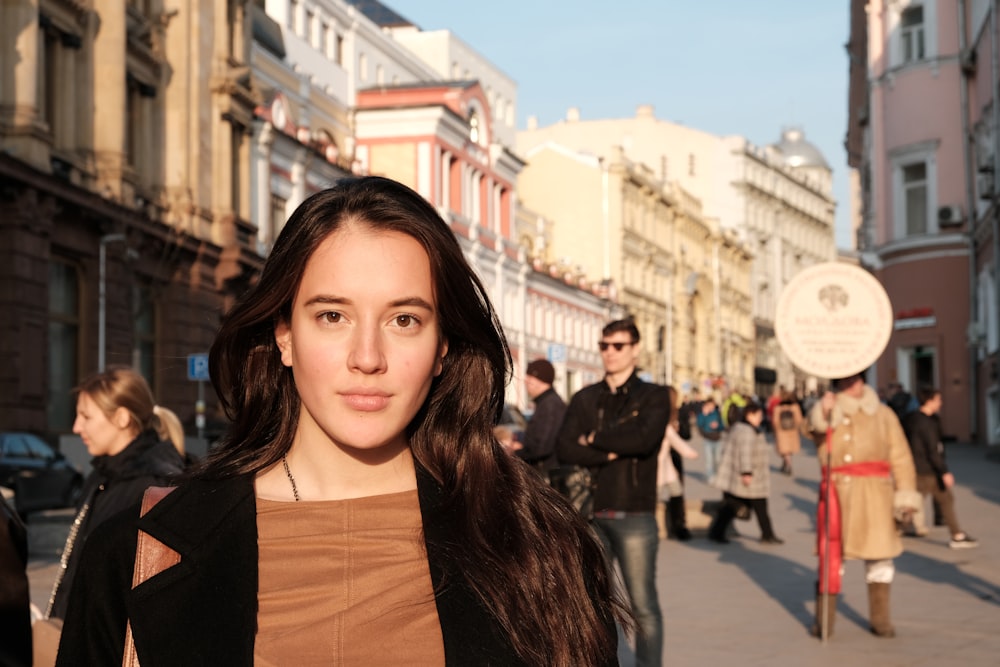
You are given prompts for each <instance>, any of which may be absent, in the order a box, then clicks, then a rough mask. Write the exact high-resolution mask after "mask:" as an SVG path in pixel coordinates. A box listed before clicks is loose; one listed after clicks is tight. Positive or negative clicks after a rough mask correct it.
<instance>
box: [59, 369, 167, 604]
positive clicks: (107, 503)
mask: <svg viewBox="0 0 1000 667" xmlns="http://www.w3.org/2000/svg"><path fill="white" fill-rule="evenodd" d="M74 392H75V393H76V420H75V421H74V422H73V433H76V434H77V435H79V436H80V437H81V438H82V439H83V444H84V445H86V447H87V451H88V452H89V453H90V454H91V456H93V457H94V458H93V459H92V460H91V462H90V464H91V467H92V471H91V473H90V475H88V476H87V480H86V482H84V485H83V493H82V494H81V496H80V503H79V505H78V507H77V515H76V520H75V521H74V522H73V528H72V529H71V530H70V534H69V537H68V538H67V540H66V546H65V547H64V549H63V555H62V559H61V564H62V568H61V569H60V571H59V574H58V575H57V578H56V583H55V586H54V587H53V589H52V595H51V597H50V599H49V606H48V609H47V610H46V617H47V618H63V617H64V616H65V614H66V609H67V604H68V598H69V593H70V590H71V585H72V583H73V580H74V579H75V577H76V574H77V571H78V569H79V564H80V555H81V553H82V551H83V546H84V545H85V544H86V542H87V540H88V538H89V537H90V535H91V534H92V533H93V532H94V529H95V528H97V526H99V525H101V524H102V523H103V522H105V521H106V520H107V519H109V518H110V517H112V516H114V515H115V514H117V513H119V512H121V511H122V510H125V509H128V508H129V507H131V506H133V505H135V504H136V503H138V502H139V501H140V500H141V499H142V494H143V492H144V491H145V490H146V487H148V486H152V485H155V484H163V483H165V482H166V481H168V480H169V479H170V478H171V477H173V476H175V475H178V474H180V472H181V470H182V469H183V462H182V460H181V457H180V454H178V453H177V449H176V448H175V447H174V445H173V444H172V443H171V442H169V441H165V440H164V438H163V436H161V435H160V432H161V430H163V429H164V428H165V427H164V425H163V422H162V421H161V419H162V418H161V416H160V415H163V414H165V413H167V412H170V411H169V410H167V409H166V408H160V407H158V406H156V405H155V403H154V402H153V393H152V392H151V391H150V389H149V385H148V384H147V383H146V380H145V379H143V377H142V376H141V375H139V374H138V373H137V372H135V371H134V370H132V369H131V368H127V367H124V366H113V367H110V368H108V369H107V370H105V371H103V372H101V373H97V374H96V375H92V376H90V377H89V378H87V379H86V380H84V381H83V382H82V383H80V385H79V386H78V387H77V388H76V389H75V390H74ZM170 414H173V413H170Z"/></svg>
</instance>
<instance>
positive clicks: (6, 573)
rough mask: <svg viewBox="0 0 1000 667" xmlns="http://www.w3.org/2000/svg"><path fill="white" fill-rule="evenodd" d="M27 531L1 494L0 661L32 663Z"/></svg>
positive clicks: (10, 665) (9, 665) (15, 666)
mask: <svg viewBox="0 0 1000 667" xmlns="http://www.w3.org/2000/svg"><path fill="white" fill-rule="evenodd" d="M27 565H28V532H27V531H26V530H25V528H24V524H23V523H21V519H20V517H19V516H18V515H17V512H16V511H14V508H13V507H11V506H10V505H9V504H8V503H7V501H6V500H4V498H3V496H0V636H2V637H3V640H2V641H0V665H5V666H6V667H22V666H23V667H28V665H30V664H31V614H30V612H29V609H30V606H29V605H30V596H29V592H28V574H27V572H26V570H25V568H26V567H27Z"/></svg>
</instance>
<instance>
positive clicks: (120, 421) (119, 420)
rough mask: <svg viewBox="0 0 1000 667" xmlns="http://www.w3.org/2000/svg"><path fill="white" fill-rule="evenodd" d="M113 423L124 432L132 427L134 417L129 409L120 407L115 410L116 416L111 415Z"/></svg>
mask: <svg viewBox="0 0 1000 667" xmlns="http://www.w3.org/2000/svg"><path fill="white" fill-rule="evenodd" d="M111 422H112V423H113V424H114V425H115V426H117V427H118V428H119V429H121V430H123V431H124V430H125V429H127V428H128V427H129V426H131V425H132V415H130V414H129V411H128V409H127V408H123V407H121V406H119V407H117V408H115V412H114V414H113V415H111Z"/></svg>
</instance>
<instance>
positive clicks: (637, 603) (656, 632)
mask: <svg viewBox="0 0 1000 667" xmlns="http://www.w3.org/2000/svg"><path fill="white" fill-rule="evenodd" d="M601 334H602V335H601V340H600V342H599V343H598V348H599V349H600V351H601V360H602V362H603V363H604V371H605V375H604V379H603V380H602V381H601V382H598V383H596V384H592V385H590V386H588V387H584V388H583V389H581V390H580V391H578V392H577V393H576V394H575V395H574V396H573V398H572V399H571V400H570V404H569V407H568V408H567V410H566V417H565V419H564V420H563V424H562V428H561V429H560V430H559V439H558V441H557V444H556V451H557V455H558V458H559V460H560V461H561V462H563V463H572V464H576V465H582V466H587V467H589V468H591V469H592V470H593V473H594V474H593V479H594V480H595V481H594V489H593V510H594V511H593V518H592V523H593V526H594V530H595V532H596V533H597V535H598V537H600V539H601V542H602V543H603V544H604V549H605V552H606V553H607V556H608V560H609V562H612V561H613V560H614V559H617V560H618V564H619V566H620V567H621V571H622V578H623V579H624V583H625V588H626V589H627V590H628V594H629V598H630V600H631V604H632V612H633V613H634V614H635V616H636V619H637V620H638V623H639V633H638V637H637V638H636V665H638V666H640V667H648V666H651V665H660V664H661V663H662V657H663V614H662V612H661V610H660V603H659V598H658V596H657V593H656V549H657V546H658V545H659V542H660V540H659V535H658V532H657V526H656V518H655V511H656V467H657V454H658V453H659V451H660V443H661V442H662V441H663V434H664V432H665V431H666V428H667V422H669V421H670V394H669V393H668V391H667V388H666V387H664V386H661V385H657V384H651V383H648V382H644V381H643V380H641V379H640V378H639V376H638V375H637V374H636V361H637V360H638V358H639V349H640V348H639V330H638V328H637V327H636V326H635V323H634V322H633V321H632V320H631V319H628V320H617V321H614V322H611V323H610V324H608V325H606V326H605V327H604V329H603V331H602V332H601Z"/></svg>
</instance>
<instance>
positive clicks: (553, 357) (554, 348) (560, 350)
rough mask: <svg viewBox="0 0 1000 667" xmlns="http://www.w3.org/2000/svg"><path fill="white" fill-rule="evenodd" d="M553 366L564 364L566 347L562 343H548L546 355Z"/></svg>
mask: <svg viewBox="0 0 1000 667" xmlns="http://www.w3.org/2000/svg"><path fill="white" fill-rule="evenodd" d="M546 356H547V357H548V358H549V361H551V362H552V363H554V364H562V363H565V362H566V346H565V345H563V344H562V343H549V350H548V354H547V355H546Z"/></svg>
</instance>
